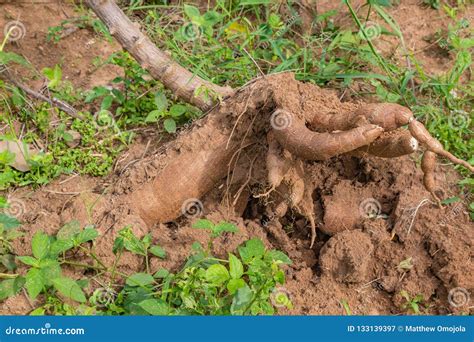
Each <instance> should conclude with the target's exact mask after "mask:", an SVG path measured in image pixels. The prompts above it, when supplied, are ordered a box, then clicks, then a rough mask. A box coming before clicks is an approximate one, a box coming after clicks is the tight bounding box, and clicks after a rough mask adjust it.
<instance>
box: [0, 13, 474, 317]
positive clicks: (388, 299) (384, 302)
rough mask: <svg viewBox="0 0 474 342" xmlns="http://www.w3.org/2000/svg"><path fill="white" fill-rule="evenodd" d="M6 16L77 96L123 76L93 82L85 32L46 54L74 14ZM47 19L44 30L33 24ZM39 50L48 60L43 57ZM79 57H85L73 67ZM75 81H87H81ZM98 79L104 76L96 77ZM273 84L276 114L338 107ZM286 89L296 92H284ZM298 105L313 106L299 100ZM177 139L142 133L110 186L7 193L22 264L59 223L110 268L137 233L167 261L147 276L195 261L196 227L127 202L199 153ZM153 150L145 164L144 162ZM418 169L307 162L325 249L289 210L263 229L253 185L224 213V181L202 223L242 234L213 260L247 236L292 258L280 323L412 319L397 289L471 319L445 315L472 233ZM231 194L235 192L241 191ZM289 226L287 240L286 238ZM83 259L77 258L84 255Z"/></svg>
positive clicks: (344, 160)
mask: <svg viewBox="0 0 474 342" xmlns="http://www.w3.org/2000/svg"><path fill="white" fill-rule="evenodd" d="M23 6H27V5H23ZM28 6H30V5H28ZM412 6H415V5H412ZM416 6H418V5H416ZM2 7H4V8H5V9H6V10H7V12H5V13H10V15H11V16H12V17H14V18H17V17H18V16H19V15H20V13H21V20H22V22H24V23H25V25H26V26H27V30H28V32H29V33H27V35H26V37H25V39H24V40H22V41H21V46H17V47H16V51H21V52H22V53H23V54H24V55H26V56H27V57H28V58H29V59H30V61H32V62H33V64H34V65H36V66H37V67H38V68H40V67H43V66H52V65H54V64H55V63H58V62H59V61H60V60H61V59H62V60H63V61H65V63H64V65H65V66H66V65H71V63H72V62H74V61H75V63H76V65H75V66H74V67H71V68H70V69H68V68H66V70H65V74H66V75H68V76H69V77H70V79H71V80H72V81H73V82H74V84H75V85H81V86H83V87H86V88H88V87H91V86H92V85H93V84H96V83H97V82H101V83H102V84H106V83H107V82H108V80H110V79H113V78H114V77H115V76H116V75H117V71H116V70H112V69H105V68H101V69H98V70H96V71H93V72H92V73H91V72H90V71H89V73H88V72H86V70H88V68H90V65H91V60H92V58H93V55H92V54H90V53H82V52H81V51H83V46H84V44H85V43H86V42H88V41H89V40H90V39H95V38H94V35H93V34H92V33H91V32H89V31H86V30H80V31H78V32H76V33H74V34H73V35H71V36H69V37H68V38H66V39H64V40H62V41H61V42H60V43H59V44H58V45H57V46H53V47H51V46H50V45H48V44H46V43H45V33H46V32H47V27H49V26H52V25H54V24H57V23H59V22H60V21H61V20H63V19H64V18H65V16H66V15H73V14H72V12H71V9H70V7H69V6H66V5H64V6H57V5H51V6H48V5H42V7H41V8H35V11H30V10H25V8H24V7H22V5H2ZM29 8H30V7H29ZM46 17H47V18H48V19H47V20H38V18H46ZM8 20H11V17H10V18H8V17H7V16H4V17H0V26H3V24H4V22H5V21H8ZM96 44H97V46H98V48H97V50H94V51H96V52H97V55H99V56H107V54H109V53H110V52H112V51H115V50H116V49H117V46H116V45H112V46H111V45H109V44H108V43H106V42H104V41H97V43H96ZM39 46H42V47H43V50H45V49H47V52H45V54H44V55H43V54H42V53H41V51H42V50H41V49H39V48H38V47H39ZM14 50H15V49H14ZM79 53H81V54H82V57H78V54H79ZM107 68H109V67H107ZM75 70H83V72H81V73H80V74H75V73H74V72H75ZM101 74H102V75H105V76H106V77H105V76H104V77H103V78H102V77H100V76H99V75H101ZM92 82H94V83H92ZM270 82H271V83H272V84H273V86H274V87H273V91H274V93H276V94H277V95H278V96H277V98H278V101H280V103H279V104H278V105H280V106H284V107H285V108H292V109H294V110H295V112H298V111H299V112H300V113H302V115H304V111H305V110H308V106H309V107H310V108H311V109H312V110H314V109H316V108H318V109H325V110H328V109H330V108H332V106H336V104H335V103H336V102H337V101H333V100H332V99H333V97H331V93H330V92H324V91H322V90H319V89H318V88H316V87H314V86H311V85H303V84H300V83H297V82H295V81H294V80H293V79H292V78H291V76H288V75H280V76H278V77H277V78H276V80H273V81H272V80H270ZM277 85H278V86H277ZM291 88H296V90H295V91H294V92H290V91H288V90H289V89H291ZM318 91H320V92H321V94H324V95H325V96H321V97H319V98H318V97H315V95H314V92H318ZM262 94H263V95H264V94H265V92H263V93H262ZM242 96H243V95H242ZM301 98H305V100H306V101H301ZM262 101H263V100H262ZM302 103H303V104H302ZM337 103H338V102H337ZM235 106H236V109H235V112H236V113H237V114H238V113H239V106H240V107H242V106H245V103H235ZM305 106H307V107H305ZM337 106H339V107H338V110H341V108H345V109H349V108H352V106H353V104H350V103H345V104H340V103H338V104H337ZM254 109H255V108H254ZM198 126H199V125H198ZM224 126H225V125H224ZM242 126H243V127H244V128H246V127H245V126H244V125H243V124H242ZM227 128H228V127H224V128H223V129H227ZM230 128H232V127H230ZM182 134H183V135H184V134H185V133H182ZM183 135H181V137H182V136H183ZM181 137H179V138H178V139H177V142H176V143H174V144H172V145H166V146H162V147H160V144H159V142H158V139H157V138H155V137H153V136H150V135H147V134H143V135H142V136H141V137H140V138H139V139H138V141H136V142H135V143H134V145H133V146H131V148H130V149H129V150H128V151H127V152H126V153H124V155H123V156H122V158H119V160H118V161H117V164H116V166H115V168H114V172H113V173H112V174H111V175H110V176H109V177H107V178H105V179H95V178H90V177H79V176H77V177H67V176H63V177H61V178H60V179H58V180H56V181H54V182H52V183H51V184H49V185H47V186H45V187H43V188H41V189H38V190H32V189H30V188H20V189H17V190H15V191H13V192H11V193H9V194H7V195H8V197H9V198H10V199H17V200H19V201H21V202H22V203H23V204H24V206H25V209H26V210H25V212H24V214H23V215H22V216H21V221H22V222H24V224H23V226H22V228H21V229H22V230H23V231H24V232H25V236H24V237H23V238H21V239H18V240H17V241H16V242H15V243H14V251H15V253H16V254H18V255H26V254H30V253H31V251H30V249H29V248H30V247H29V245H30V244H29V242H30V240H31V237H32V235H33V234H34V233H35V231H37V230H42V231H45V232H46V233H48V234H54V233H56V232H57V231H58V229H59V227H61V226H62V225H63V224H64V223H66V222H69V221H71V220H73V219H76V220H79V221H80V222H81V223H82V224H95V225H96V227H97V228H98V230H99V232H100V237H99V238H98V240H97V242H96V243H95V245H94V247H93V248H94V249H95V251H96V253H97V254H98V255H99V256H101V257H102V258H103V260H105V262H106V263H109V264H110V263H111V262H112V261H113V255H112V252H111V251H112V243H113V240H114V238H115V236H116V233H117V231H118V230H120V229H121V228H123V227H124V226H125V225H128V224H130V225H132V227H133V229H134V231H135V233H136V234H137V235H139V236H143V235H144V234H146V233H148V232H151V233H152V236H153V238H154V240H155V241H156V242H157V243H159V244H160V245H161V246H163V247H164V248H165V249H166V251H167V253H168V256H167V258H166V259H165V260H157V259H154V260H153V262H152V271H155V270H157V269H159V268H163V267H164V268H168V269H170V270H176V269H178V268H179V267H180V266H182V264H183V262H184V260H185V259H186V257H187V256H188V255H189V253H190V251H191V245H192V243H193V242H195V241H199V242H201V243H205V242H206V241H207V239H208V235H207V233H205V232H202V231H199V230H195V229H192V228H191V227H190V226H191V224H192V221H193V220H188V219H186V218H181V219H178V220H176V221H174V222H172V223H170V224H159V225H155V226H154V227H148V226H147V225H146V224H145V222H143V221H142V219H140V218H139V217H138V216H137V215H135V214H134V213H133V211H131V210H130V208H129V206H128V204H127V200H125V199H124V198H128V197H127V195H128V194H130V193H131V192H132V190H135V189H137V188H139V187H140V186H141V185H142V184H144V183H145V182H148V181H150V180H152V179H154V178H155V177H156V176H157V175H158V174H159V173H160V171H161V170H162V168H163V160H164V153H163V152H164V151H166V152H167V153H169V151H170V149H173V150H180V149H184V150H185V149H187V148H196V147H193V146H182V145H180V144H179V142H180V141H181V140H180V138H181ZM259 138H261V139H262V141H263V140H264V139H265V138H264V137H259ZM150 140H151V141H152V143H151V147H149V148H148V151H149V153H148V154H147V155H146V156H143V151H144V149H145V146H146V145H147V143H148V141H150ZM170 146H171V147H170ZM256 146H257V147H256V148H253V147H252V148H251V149H250V150H247V153H248V156H249V157H250V158H249V161H248V162H245V163H243V165H242V168H243V169H242V170H239V169H235V170H234V175H235V178H236V179H242V178H244V179H245V177H247V173H248V166H249V163H250V161H251V160H253V159H252V156H254V155H257V154H258V153H259V149H260V145H258V144H257V145H256ZM418 160H419V155H412V156H406V157H401V158H395V159H380V158H375V157H368V156H365V157H364V158H359V157H353V156H341V157H338V158H333V159H330V160H328V161H324V162H315V163H305V165H304V170H305V175H304V178H305V180H307V181H308V182H310V183H311V185H312V189H314V190H313V191H312V192H311V194H310V195H311V199H312V204H313V206H314V213H315V216H316V224H317V226H318V238H317V240H316V243H315V245H314V246H313V248H310V247H309V246H310V234H309V233H310V232H309V228H308V224H307V222H306V220H305V218H304V216H303V215H301V214H299V213H298V212H296V211H289V212H288V213H287V214H286V215H284V216H283V217H281V218H280V219H279V220H269V219H268V216H269V214H272V213H269V212H268V210H269V209H268V208H271V205H269V206H266V205H265V204H267V203H264V201H263V199H257V198H254V197H253V196H251V194H258V193H261V192H263V187H264V185H265V184H260V186H259V183H258V182H253V181H252V182H250V183H249V184H250V186H249V187H248V188H247V189H245V191H244V192H243V194H241V195H240V197H239V199H240V200H238V201H237V202H236V205H235V209H234V211H232V212H229V210H228V209H227V208H228V206H227V205H226V204H227V202H226V201H222V198H223V197H222V189H223V188H225V187H226V185H227V184H226V183H225V180H222V184H219V185H218V186H216V187H215V189H214V190H212V191H211V192H210V193H208V194H207V195H206V196H205V197H204V198H202V201H203V204H204V213H203V215H205V216H206V217H207V218H208V219H210V220H213V221H219V220H223V219H225V220H228V221H232V222H234V223H235V224H236V225H237V226H238V227H239V230H240V231H239V233H238V234H235V235H225V236H223V237H221V238H219V239H218V240H217V241H216V243H215V245H214V253H215V254H216V255H217V256H221V257H225V256H226V254H227V253H228V252H230V251H234V250H235V249H236V247H237V246H238V245H239V244H240V243H242V242H243V241H245V240H246V239H248V238H250V237H259V238H261V239H262V240H263V241H264V243H265V244H266V245H267V246H268V247H273V248H278V249H281V250H283V251H285V252H286V253H287V254H288V255H289V256H290V258H291V259H292V260H293V265H292V266H290V267H288V269H287V284H286V285H285V288H286V290H287V291H288V293H289V295H290V297H291V299H292V301H293V303H294V309H293V310H290V311H284V310H283V311H280V313H283V314H305V315H306V314H344V313H345V311H344V308H343V306H342V304H341V301H347V303H348V304H349V306H350V308H351V310H352V313H353V314H398V313H403V312H406V311H404V310H402V309H401V306H402V304H403V303H404V299H403V298H402V297H401V296H400V291H401V290H406V291H407V292H409V293H410V294H411V295H416V294H422V295H423V297H424V299H425V302H424V303H425V304H426V308H425V309H424V312H425V313H433V314H447V313H461V312H467V311H469V309H468V308H466V307H461V308H458V309H456V308H454V307H453V306H451V305H449V303H448V292H449V291H450V290H451V289H453V288H455V287H462V288H465V289H467V290H468V291H469V292H470V293H473V291H474V272H473V264H472V256H473V255H472V251H473V248H472V246H473V234H472V227H473V225H472V223H471V222H470V221H469V216H468V213H467V209H466V207H465V205H464V204H462V206H461V207H460V205H459V204H453V205H450V206H447V207H445V208H443V209H439V208H438V207H437V206H435V205H434V204H432V203H431V202H429V201H425V199H430V194H429V193H428V192H427V191H426V190H425V189H424V187H423V185H422V172H421V170H420V168H419V167H417V161H418ZM263 163H264V161H257V162H256V164H255V165H254V170H255V173H254V174H253V178H255V179H261V178H262V177H264V176H266V173H265V172H266V170H265V166H264V164H263ZM437 171H438V172H437V179H436V181H437V183H438V185H439V187H440V188H441V189H442V190H443V192H444V197H451V196H454V195H457V191H458V189H457V188H456V186H455V185H454V184H456V182H457V181H458V180H459V177H458V175H457V174H456V173H455V172H454V171H453V170H452V169H451V168H448V167H441V166H438V169H437ZM239 173H240V176H239ZM231 190H232V191H233V193H235V190H236V189H231ZM368 199H375V200H377V201H378V203H380V205H381V207H380V211H378V212H377V215H376V216H375V217H371V218H368V217H364V215H362V214H361V212H360V207H361V203H364V201H365V200H368ZM416 208H417V209H416ZM274 209H275V208H272V209H271V210H274ZM453 213H454V214H453ZM287 227H292V229H291V230H290V231H289V230H288V229H287ZM76 257H77V258H78V259H79V260H80V259H81V256H80V255H77V256H76ZM408 258H412V264H413V267H412V268H411V269H410V270H402V269H400V268H399V265H400V262H402V261H403V260H406V259H408ZM119 267H120V269H121V271H123V272H126V273H131V272H135V271H138V270H142V268H143V264H142V262H141V261H140V260H139V259H138V258H136V257H134V256H133V255H126V256H125V257H124V258H122V260H121V264H120V265H119ZM21 271H22V270H21V269H20V272H21ZM67 272H68V273H69V274H68V275H70V276H73V277H76V278H77V279H79V278H82V277H85V276H86V275H85V274H83V273H81V272H80V271H78V270H73V269H70V270H67ZM93 286H94V283H93ZM96 286H99V285H98V284H97V285H96ZM34 304H35V303H30V302H29V301H28V300H27V299H26V297H25V295H24V294H23V293H22V294H19V295H17V296H16V297H14V298H11V299H8V300H7V301H5V302H3V303H0V314H27V313H28V312H29V311H31V309H32V308H33V306H34Z"/></svg>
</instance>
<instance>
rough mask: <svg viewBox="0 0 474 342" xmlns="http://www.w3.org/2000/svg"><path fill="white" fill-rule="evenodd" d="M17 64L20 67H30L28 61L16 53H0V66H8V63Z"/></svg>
mask: <svg viewBox="0 0 474 342" xmlns="http://www.w3.org/2000/svg"><path fill="white" fill-rule="evenodd" d="M12 62H13V63H17V64H20V65H24V66H28V62H27V61H26V59H24V58H23V57H21V56H20V55H17V54H16V53H14V52H6V51H0V64H4V65H7V64H8V63H12Z"/></svg>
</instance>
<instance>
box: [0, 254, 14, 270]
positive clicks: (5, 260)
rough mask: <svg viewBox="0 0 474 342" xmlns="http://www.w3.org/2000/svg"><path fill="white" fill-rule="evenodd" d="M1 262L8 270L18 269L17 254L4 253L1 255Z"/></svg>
mask: <svg viewBox="0 0 474 342" xmlns="http://www.w3.org/2000/svg"><path fill="white" fill-rule="evenodd" d="M0 262H1V263H2V265H3V266H5V268H6V269H7V270H8V271H14V270H16V268H17V267H16V263H15V256H14V255H12V254H4V255H1V256H0Z"/></svg>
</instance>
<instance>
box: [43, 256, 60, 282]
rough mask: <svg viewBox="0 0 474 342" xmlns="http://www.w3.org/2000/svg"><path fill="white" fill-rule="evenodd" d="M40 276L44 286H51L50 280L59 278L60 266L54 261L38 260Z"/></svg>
mask: <svg viewBox="0 0 474 342" xmlns="http://www.w3.org/2000/svg"><path fill="white" fill-rule="evenodd" d="M39 267H40V269H41V275H42V276H43V282H44V284H45V285H46V286H51V285H53V283H52V280H53V279H56V278H61V266H60V265H59V262H58V261H57V260H55V259H43V260H40V265H39Z"/></svg>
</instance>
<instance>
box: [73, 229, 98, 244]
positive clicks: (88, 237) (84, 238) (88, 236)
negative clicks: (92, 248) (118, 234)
mask: <svg viewBox="0 0 474 342" xmlns="http://www.w3.org/2000/svg"><path fill="white" fill-rule="evenodd" d="M98 236H99V233H98V232H97V230H96V229H94V228H87V229H84V230H83V231H82V232H80V233H79V234H78V235H77V237H76V238H75V239H74V241H75V242H76V245H80V244H81V243H84V242H88V241H92V240H94V239H95V238H97V237H98Z"/></svg>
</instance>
